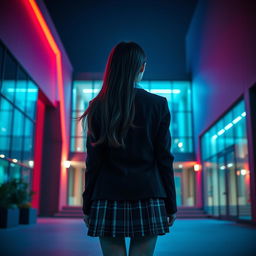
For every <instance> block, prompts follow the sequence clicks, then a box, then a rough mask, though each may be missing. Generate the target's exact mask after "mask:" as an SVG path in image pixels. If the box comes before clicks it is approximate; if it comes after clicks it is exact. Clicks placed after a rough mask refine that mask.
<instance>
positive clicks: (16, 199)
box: [12, 179, 37, 224]
mask: <svg viewBox="0 0 256 256" xmlns="http://www.w3.org/2000/svg"><path fill="white" fill-rule="evenodd" d="M13 183H14V186H15V188H16V189H15V193H13V195H12V202H13V203H14V204H16V205H17V207H18V208H19V213H20V214H19V224H33V223H36V220H37V209H36V208H32V207H31V200H32V196H33V195H34V194H35V193H36V192H34V191H32V190H30V189H29V184H28V183H26V182H24V181H22V180H18V179H16V180H13Z"/></svg>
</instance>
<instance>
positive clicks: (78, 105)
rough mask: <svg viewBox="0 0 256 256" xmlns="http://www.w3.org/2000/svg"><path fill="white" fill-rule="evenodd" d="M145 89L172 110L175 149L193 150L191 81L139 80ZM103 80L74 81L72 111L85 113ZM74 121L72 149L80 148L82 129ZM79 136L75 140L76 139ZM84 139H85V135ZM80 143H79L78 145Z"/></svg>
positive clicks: (174, 150)
mask: <svg viewBox="0 0 256 256" xmlns="http://www.w3.org/2000/svg"><path fill="white" fill-rule="evenodd" d="M138 84H139V86H141V87H142V88H143V89H145V90H147V91H149V92H151V93H154V94H157V95H159V96H162V97H165V98H166V99H167V101H168V106H169V108H170V112H171V125H170V133H171V136H172V138H173V146H172V151H173V152H179V153H191V152H193V136H192V134H193V132H192V107H191V88H190V87H191V84H190V82H188V81H140V82H139V83H138ZM101 87H102V81H101V80H96V81H74V83H73V90H72V113H73V115H74V113H79V112H80V113H82V112H84V111H85V109H86V108H87V107H88V104H89V101H90V100H91V99H93V98H94V97H95V96H96V95H97V94H98V93H99V91H100V89H101ZM76 122H77V121H76V120H72V124H71V151H80V150H81V142H75V140H76V139H77V140H80V137H79V136H80V135H81V129H80V127H79V126H78V125H77V124H76ZM75 138H76V139H75ZM84 139H86V138H85V137H84ZM77 145H79V146H77Z"/></svg>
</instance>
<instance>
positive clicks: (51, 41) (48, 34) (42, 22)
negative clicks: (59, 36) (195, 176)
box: [29, 0, 68, 160]
mask: <svg viewBox="0 0 256 256" xmlns="http://www.w3.org/2000/svg"><path fill="white" fill-rule="evenodd" d="M29 3H30V5H31V7H32V9H33V12H34V14H35V16H36V18H37V21H38V23H39V24H40V27H41V28H42V30H43V33H44V35H45V37H46V39H47V41H48V43H49V45H50V46H51V49H52V51H53V52H54V54H55V55H56V67H57V85H58V91H59V97H60V115H61V118H60V119H61V130H62V141H63V147H62V153H63V154H62V156H63V159H62V160H66V157H67V153H68V149H67V136H66V135H67V131H66V125H65V106H64V92H63V76H62V61H61V51H60V50H59V47H58V46H57V44H56V42H55V40H54V37H53V36H52V33H51V31H50V29H49V27H48V25H47V23H46V21H45V19H44V17H43V15H42V13H41V11H40V9H39V7H38V5H37V3H36V2H35V0H29Z"/></svg>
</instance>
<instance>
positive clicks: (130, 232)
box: [87, 198, 169, 237]
mask: <svg viewBox="0 0 256 256" xmlns="http://www.w3.org/2000/svg"><path fill="white" fill-rule="evenodd" d="M167 232H169V226H168V223H167V215H166V209H165V203H164V200H163V199H161V198H149V199H140V200H106V199H100V200H93V202H92V205H91V208H90V214H89V220H88V232H87V235H88V236H94V237H95V236H109V237H138V236H140V237H141V236H146V235H164V234H165V233H167Z"/></svg>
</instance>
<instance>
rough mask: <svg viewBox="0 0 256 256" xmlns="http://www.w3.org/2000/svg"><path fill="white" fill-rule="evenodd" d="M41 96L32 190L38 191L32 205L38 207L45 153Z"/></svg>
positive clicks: (36, 129) (38, 110)
mask: <svg viewBox="0 0 256 256" xmlns="http://www.w3.org/2000/svg"><path fill="white" fill-rule="evenodd" d="M40 94H41V93H40V91H39V97H38V101H37V108H36V109H37V113H36V126H35V133H36V134H35V147H34V148H35V151H34V168H33V183H32V190H33V191H35V192H36V194H34V195H33V200H32V207H34V208H37V209H38V213H40V212H39V210H40V209H39V201H40V184H41V169H42V154H43V132H44V114H45V104H44V102H43V101H42V99H41V98H40Z"/></svg>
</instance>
